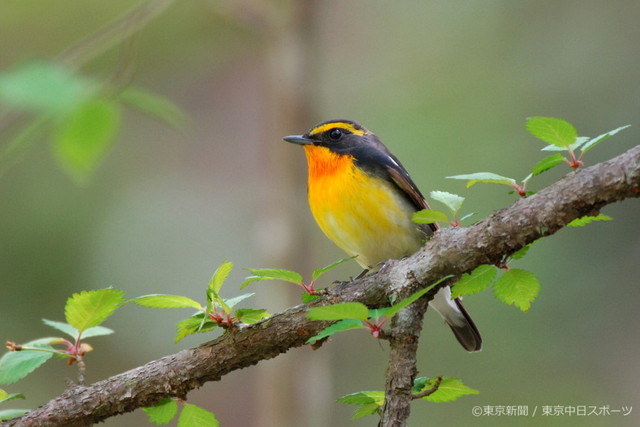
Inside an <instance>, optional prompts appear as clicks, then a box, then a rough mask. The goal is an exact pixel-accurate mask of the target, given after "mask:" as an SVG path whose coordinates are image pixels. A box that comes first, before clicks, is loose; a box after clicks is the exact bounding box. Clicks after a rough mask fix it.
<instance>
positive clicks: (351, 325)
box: [307, 319, 364, 344]
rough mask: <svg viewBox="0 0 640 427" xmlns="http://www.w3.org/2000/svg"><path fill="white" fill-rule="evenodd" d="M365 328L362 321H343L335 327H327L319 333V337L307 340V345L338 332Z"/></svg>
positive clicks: (335, 324)
mask: <svg viewBox="0 0 640 427" xmlns="http://www.w3.org/2000/svg"><path fill="white" fill-rule="evenodd" d="M363 326H364V323H362V320H358V319H343V320H340V321H338V322H336V323H334V324H333V325H330V326H327V327H326V328H324V329H323V330H321V331H320V332H318V335H314V336H312V337H311V338H309V339H308V340H307V344H309V343H312V342H315V341H318V340H320V339H322V338H326V337H329V336H331V335H333V334H335V333H338V332H342V331H348V330H349V329H358V328H362V327H363Z"/></svg>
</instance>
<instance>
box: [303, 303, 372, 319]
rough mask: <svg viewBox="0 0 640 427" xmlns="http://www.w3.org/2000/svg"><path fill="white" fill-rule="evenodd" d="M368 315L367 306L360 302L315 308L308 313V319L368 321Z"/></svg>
mask: <svg viewBox="0 0 640 427" xmlns="http://www.w3.org/2000/svg"><path fill="white" fill-rule="evenodd" d="M368 315H369V309H368V308H367V306H366V305H364V304H362V303H359V302H342V303H339V304H332V305H326V306H324V307H314V308H312V309H311V310H309V312H308V313H307V317H308V318H309V319H311V320H342V319H359V320H367V319H368V318H369V317H368Z"/></svg>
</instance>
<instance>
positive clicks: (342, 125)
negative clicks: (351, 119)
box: [309, 122, 366, 135]
mask: <svg viewBox="0 0 640 427" xmlns="http://www.w3.org/2000/svg"><path fill="white" fill-rule="evenodd" d="M333 128H340V129H345V130H348V131H349V132H351V133H352V134H354V135H364V134H365V133H366V131H364V130H362V129H356V128H355V127H354V126H353V125H352V124H351V123H346V122H331V123H325V124H323V125H320V126H316V127H314V128H313V129H311V131H310V132H309V135H317V134H319V133H322V132H326V131H328V130H329V129H333Z"/></svg>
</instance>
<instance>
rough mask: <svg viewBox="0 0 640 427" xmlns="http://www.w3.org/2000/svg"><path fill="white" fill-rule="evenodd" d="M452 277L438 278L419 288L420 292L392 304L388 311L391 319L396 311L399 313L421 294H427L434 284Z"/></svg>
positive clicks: (387, 314)
mask: <svg viewBox="0 0 640 427" xmlns="http://www.w3.org/2000/svg"><path fill="white" fill-rule="evenodd" d="M450 277H451V275H449V276H445V277H443V278H442V279H440V280H438V281H437V282H435V283H433V284H431V285H429V286H427V287H426V288H424V289H421V290H419V291H418V292H415V293H413V294H411V295H410V296H409V297H407V298H405V299H403V300H402V301H400V302H399V303H397V304H394V305H392V306H391V307H389V310H388V311H387V312H386V314H385V315H386V316H387V317H388V318H389V319H391V318H392V317H393V316H395V315H396V313H398V312H399V311H400V310H402V309H403V308H405V307H407V306H408V305H410V304H413V303H414V302H415V301H417V300H418V299H419V298H420V297H421V296H423V295H424V294H426V293H427V292H429V291H430V290H431V289H433V287H434V286H436V285H438V284H440V283H442V281H444V280H446V279H449V278H450Z"/></svg>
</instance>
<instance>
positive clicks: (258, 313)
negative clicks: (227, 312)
mask: <svg viewBox="0 0 640 427" xmlns="http://www.w3.org/2000/svg"><path fill="white" fill-rule="evenodd" d="M235 315H236V319H238V320H239V321H241V322H242V323H246V324H247V325H250V324H252V323H256V322H259V321H260V320H262V319H265V318H267V317H269V316H271V315H270V314H269V313H267V310H265V309H262V308H240V309H238V310H236V313H235Z"/></svg>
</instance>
